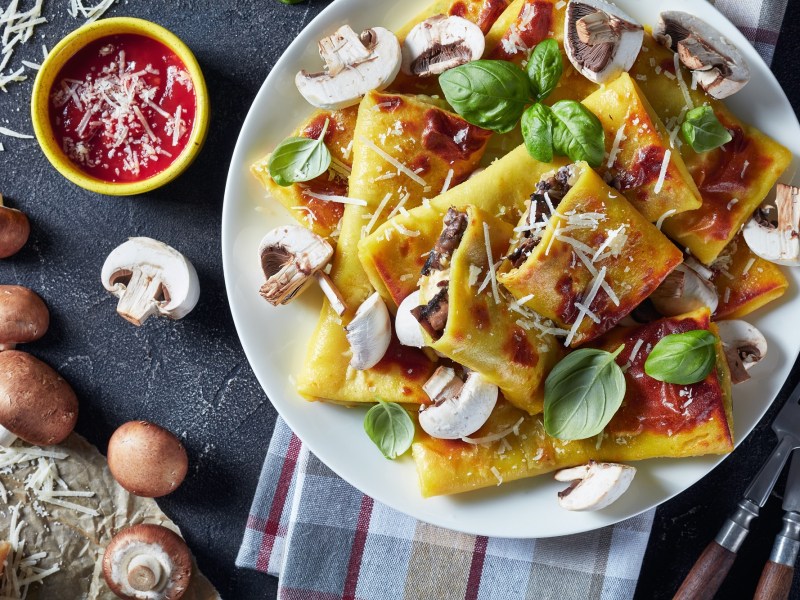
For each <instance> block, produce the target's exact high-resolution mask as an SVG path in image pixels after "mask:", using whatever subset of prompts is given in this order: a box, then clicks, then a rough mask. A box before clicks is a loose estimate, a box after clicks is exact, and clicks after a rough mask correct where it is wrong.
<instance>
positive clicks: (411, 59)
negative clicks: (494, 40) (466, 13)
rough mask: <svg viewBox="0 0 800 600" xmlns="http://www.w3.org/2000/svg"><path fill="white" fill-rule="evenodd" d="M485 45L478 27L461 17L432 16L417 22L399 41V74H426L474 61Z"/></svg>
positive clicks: (481, 53) (420, 75)
mask: <svg viewBox="0 0 800 600" xmlns="http://www.w3.org/2000/svg"><path fill="white" fill-rule="evenodd" d="M485 47H486V39H485V38H484V37H483V32H482V31H481V28H480V27H478V26H477V25H475V23H472V22H471V21H467V20H466V19H464V18H463V17H446V16H444V15H436V16H433V17H430V18H429V19H425V20H424V21H422V23H418V24H417V25H415V26H414V28H413V29H412V30H411V31H409V32H408V35H407V36H406V39H405V41H403V64H402V66H401V68H402V70H403V73H405V74H407V75H417V76H418V77H430V76H432V75H440V74H441V73H444V72H445V71H447V70H448V69H452V68H454V67H458V66H460V65H463V64H466V63H468V62H472V61H473V60H478V59H479V58H480V57H481V56H482V55H483V51H484V49H485Z"/></svg>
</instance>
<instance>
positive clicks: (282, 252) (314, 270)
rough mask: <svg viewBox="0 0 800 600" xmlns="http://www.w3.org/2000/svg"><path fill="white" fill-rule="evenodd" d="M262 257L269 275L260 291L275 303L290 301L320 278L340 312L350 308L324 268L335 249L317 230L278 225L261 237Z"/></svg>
mask: <svg viewBox="0 0 800 600" xmlns="http://www.w3.org/2000/svg"><path fill="white" fill-rule="evenodd" d="M258 256H259V258H260V260H261V270H262V271H263V272H264V276H265V277H266V278H267V281H266V282H265V283H264V285H262V286H261V289H260V294H261V297H262V298H264V300H266V301H267V302H269V303H270V304H272V305H273V306H278V305H280V304H288V303H289V302H291V301H292V300H294V299H295V298H296V297H297V296H298V294H300V293H301V292H302V291H303V290H305V289H306V288H307V287H308V286H309V285H310V284H311V283H312V282H314V281H317V282H318V283H319V285H320V287H321V288H322V291H323V293H324V294H325V296H326V297H327V298H328V301H329V302H330V304H331V308H333V310H334V311H335V312H336V314H338V315H340V316H341V315H343V314H344V312H345V311H346V310H347V306H346V305H345V303H344V299H343V298H342V294H341V293H340V292H339V290H338V289H337V288H336V286H335V285H334V284H333V281H331V278H330V277H328V275H326V274H325V272H324V271H323V269H324V268H325V266H326V265H327V264H328V262H329V261H330V260H331V257H332V256H333V248H332V247H331V245H330V244H329V243H328V242H326V241H325V240H323V239H322V238H321V237H320V236H318V235H317V234H316V233H314V232H313V231H310V230H308V229H306V228H305V227H301V226H300V225H284V226H282V227H277V228H275V229H273V230H272V231H270V232H269V233H267V235H265V236H264V237H263V239H262V240H261V244H260V246H259V248H258Z"/></svg>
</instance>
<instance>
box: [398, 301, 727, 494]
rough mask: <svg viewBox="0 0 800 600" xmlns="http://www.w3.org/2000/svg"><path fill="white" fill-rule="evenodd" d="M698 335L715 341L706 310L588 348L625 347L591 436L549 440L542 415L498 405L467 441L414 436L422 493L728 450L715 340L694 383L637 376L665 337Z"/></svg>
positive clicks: (721, 361) (621, 331)
mask: <svg viewBox="0 0 800 600" xmlns="http://www.w3.org/2000/svg"><path fill="white" fill-rule="evenodd" d="M698 329H701V330H709V331H711V332H712V333H714V334H715V335H716V329H715V326H714V325H713V323H711V320H710V314H709V312H708V310H707V309H702V310H699V311H696V312H693V313H688V314H685V315H681V316H678V317H670V318H666V319H662V320H660V321H655V322H653V323H649V324H647V325H642V326H639V327H618V328H616V329H614V330H613V331H612V332H610V333H609V334H608V335H607V336H604V337H603V338H601V339H599V340H597V341H596V343H595V344H593V345H595V346H596V347H598V348H602V349H604V350H607V351H614V350H616V349H617V348H619V346H620V345H621V344H624V345H625V348H624V349H623V351H622V352H621V353H620V354H619V355H618V356H617V358H616V361H617V364H619V365H620V366H624V367H626V370H625V383H626V392H625V399H624V400H623V403H622V406H621V408H620V409H619V411H618V412H617V413H616V415H615V416H614V417H613V418H612V420H611V422H610V423H609V424H608V425H607V426H606V428H605V429H604V430H603V432H602V433H601V434H600V435H598V436H595V437H592V438H589V439H585V440H558V439H555V438H552V437H550V436H549V435H547V433H546V432H545V430H544V426H543V422H542V417H541V416H530V415H528V414H526V413H525V412H524V411H521V410H519V409H517V408H515V407H514V406H512V405H511V404H510V403H508V402H506V401H503V400H501V401H499V402H498V404H497V406H495V409H494V411H493V412H492V415H491V417H490V418H489V420H488V421H487V423H486V424H485V425H484V426H483V427H481V429H480V430H478V431H477V432H476V433H474V434H473V435H471V436H470V438H469V441H464V440H441V439H434V438H431V437H430V436H428V435H427V434H426V433H424V432H421V431H418V432H417V437H416V439H415V441H414V444H413V446H412V453H413V457H414V460H415V461H416V464H417V473H418V476H419V483H420V489H421V491H422V495H423V496H425V497H429V496H438V495H443V494H457V493H460V492H466V491H469V490H475V489H480V488H485V487H489V486H496V485H498V484H500V483H503V482H508V481H514V480H517V479H524V478H528V477H534V476H536V475H541V474H544V473H549V472H552V471H556V470H558V469H563V468H567V467H572V466H577V465H581V464H585V463H586V462H588V461H589V460H597V461H609V462H618V463H624V462H628V461H635V460H643V459H647V458H659V457H669V458H681V457H688V456H702V455H706V454H726V453H728V452H731V451H732V450H733V426H732V421H731V384H730V372H729V370H728V364H727V362H726V360H725V356H724V352H723V350H722V344H721V342H720V341H719V338H717V347H716V353H717V361H716V366H715V368H714V369H713V370H712V371H711V372H710V373H709V374H708V376H707V377H706V378H705V379H704V380H703V381H701V382H699V383H695V384H691V385H677V384H671V383H663V382H660V381H656V380H655V379H653V378H651V377H650V376H649V375H647V374H646V373H645V372H644V363H645V361H646V360H647V357H648V356H649V354H650V351H651V350H652V348H653V347H654V346H655V345H656V344H657V343H658V341H659V340H661V339H662V338H663V337H664V336H666V335H669V334H672V333H684V332H686V331H693V330H698Z"/></svg>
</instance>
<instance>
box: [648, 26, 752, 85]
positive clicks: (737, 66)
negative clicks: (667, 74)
mask: <svg viewBox="0 0 800 600" xmlns="http://www.w3.org/2000/svg"><path fill="white" fill-rule="evenodd" d="M655 38H656V39H657V40H658V42H659V43H660V44H662V45H664V46H667V47H668V48H671V49H672V50H673V51H674V52H677V53H678V56H679V58H680V60H681V62H682V63H683V64H684V66H686V68H688V69H690V70H691V71H692V72H693V73H694V78H695V80H696V81H697V83H698V84H700V87H701V88H703V89H704V90H705V91H706V92H708V94H709V95H711V96H713V97H714V98H719V99H723V98H727V97H728V96H730V95H731V94H735V93H736V92H738V91H739V90H740V89H742V88H743V87H744V86H745V85H746V84H747V82H748V81H750V68H749V67H748V66H747V61H745V59H744V56H742V54H741V52H739V50H738V49H737V48H736V47H735V46H733V45H731V44H730V43H729V42H728V41H727V40H726V39H725V38H724V37H723V35H722V34H721V33H720V32H719V31H717V30H716V29H714V28H713V27H712V26H711V25H709V24H708V23H706V22H705V21H703V20H701V19H698V18H697V17H695V16H694V15H691V14H689V13H685V12H680V11H667V12H663V13H661V16H660V17H659V23H658V27H657V29H656V31H655Z"/></svg>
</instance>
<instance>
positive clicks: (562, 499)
mask: <svg viewBox="0 0 800 600" xmlns="http://www.w3.org/2000/svg"><path fill="white" fill-rule="evenodd" d="M634 475H636V469H635V468H634V467H629V466H627V465H620V464H616V463H603V462H595V461H593V460H592V461H589V464H587V465H584V466H582V467H574V468H572V469H563V470H561V471H558V472H557V473H556V475H555V477H556V480H557V481H572V484H571V485H570V486H569V487H568V488H567V489H565V490H563V491H561V492H559V493H558V504H559V506H561V508H565V509H566V510H575V511H588V510H600V509H602V508H606V507H607V506H609V505H610V504H612V503H613V502H615V501H616V500H617V499H619V497H620V496H622V494H624V493H625V491H626V490H627V489H628V487H629V486H630V485H631V481H633V476H634Z"/></svg>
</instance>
